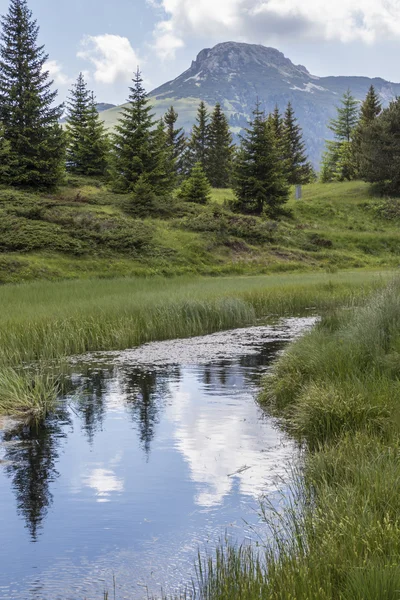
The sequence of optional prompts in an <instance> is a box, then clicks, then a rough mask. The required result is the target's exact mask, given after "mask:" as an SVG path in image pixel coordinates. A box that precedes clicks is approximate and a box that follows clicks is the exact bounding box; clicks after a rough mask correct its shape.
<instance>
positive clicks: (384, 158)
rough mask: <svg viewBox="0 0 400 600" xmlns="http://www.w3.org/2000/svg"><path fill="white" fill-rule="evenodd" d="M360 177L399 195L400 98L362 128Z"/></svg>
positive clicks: (387, 191) (385, 191) (385, 190)
mask: <svg viewBox="0 0 400 600" xmlns="http://www.w3.org/2000/svg"><path fill="white" fill-rule="evenodd" d="M360 166H361V169H360V170H361V177H362V178H363V179H364V180H365V181H368V182H370V183H377V184H379V187H380V189H381V191H382V192H383V193H385V194H389V195H394V196H399V194H400V98H397V99H396V100H393V101H392V102H391V103H390V105H389V106H388V108H385V109H384V110H383V111H382V112H381V113H380V115H379V116H378V117H376V118H374V119H372V121H371V122H370V123H369V125H366V126H365V127H364V128H363V131H362V136H361V164H360Z"/></svg>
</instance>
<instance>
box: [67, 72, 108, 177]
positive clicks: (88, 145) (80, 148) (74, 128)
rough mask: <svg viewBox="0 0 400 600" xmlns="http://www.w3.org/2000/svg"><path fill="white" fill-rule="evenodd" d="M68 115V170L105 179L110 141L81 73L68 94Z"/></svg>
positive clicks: (92, 96)
mask: <svg viewBox="0 0 400 600" xmlns="http://www.w3.org/2000/svg"><path fill="white" fill-rule="evenodd" d="M70 94H71V96H70V98H69V101H68V113H67V126H66V131H67V142H68V145H67V169H68V170H69V171H71V172H73V173H79V174H80V175H104V174H105V172H106V169H107V158H108V151H109V140H108V136H107V134H106V131H105V127H104V124H103V122H102V121H101V119H100V116H99V113H98V112H97V108H96V102H95V98H94V95H93V93H91V92H89V90H88V89H87V86H86V82H85V80H84V77H83V75H82V73H80V74H79V77H78V79H77V82H76V84H75V85H74V86H73V88H72V89H71V91H70Z"/></svg>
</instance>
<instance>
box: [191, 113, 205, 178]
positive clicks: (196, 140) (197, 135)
mask: <svg viewBox="0 0 400 600" xmlns="http://www.w3.org/2000/svg"><path fill="white" fill-rule="evenodd" d="M209 147H210V115H209V113H208V110H207V107H206V105H205V103H204V102H200V106H199V108H198V111H197V117H196V124H195V125H194V126H193V129H192V133H191V136H190V140H189V145H188V159H189V162H190V164H191V165H192V166H194V165H195V164H196V163H198V162H199V163H200V164H201V166H202V168H203V170H204V171H205V172H207V166H208V154H209Z"/></svg>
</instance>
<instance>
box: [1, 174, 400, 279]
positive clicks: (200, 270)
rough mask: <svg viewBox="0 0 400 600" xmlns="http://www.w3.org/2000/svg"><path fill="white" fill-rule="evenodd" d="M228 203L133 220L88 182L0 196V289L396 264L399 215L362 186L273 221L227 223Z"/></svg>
mask: <svg viewBox="0 0 400 600" xmlns="http://www.w3.org/2000/svg"><path fill="white" fill-rule="evenodd" d="M233 197H234V194H233V191H232V190H213V193H212V198H211V202H210V204H209V205H208V206H206V207H202V206H196V205H190V204H189V203H186V204H185V203H183V204H182V203H179V202H177V200H176V199H175V200H174V199H171V200H169V199H166V200H163V201H162V202H161V204H160V205H159V206H157V207H156V209H157V210H153V212H152V213H151V212H150V213H149V214H148V215H146V218H143V215H142V214H137V215H135V210H134V208H133V207H132V205H131V203H130V199H129V196H121V195H117V194H114V193H112V192H111V191H110V189H108V188H107V186H105V185H104V184H103V183H102V182H99V181H96V180H95V179H90V178H79V177H70V179H69V183H68V185H66V186H64V187H62V188H60V189H59V190H58V191H57V192H55V193H53V194H39V193H38V194H33V193H28V192H24V193H23V192H18V191H15V190H12V189H7V188H5V189H0V283H18V282H22V281H34V280H35V281H36V280H37V279H45V280H52V281H54V280H59V279H79V278H90V277H126V276H142V275H145V276H153V275H164V276H168V277H171V276H176V275H215V276H220V275H257V274H271V273H282V272H296V271H299V270H302V271H307V270H308V271H311V270H312V271H315V270H327V269H328V270H335V269H355V268H363V267H365V268H371V267H372V268H388V267H389V268H393V267H397V266H398V265H399V264H400V243H399V241H400V237H399V236H400V234H399V231H400V229H399V222H400V211H398V210H397V205H395V206H394V208H395V210H393V206H392V205H390V206H389V208H388V210H385V209H384V208H383V209H379V210H378V209H377V201H376V199H375V198H373V197H371V196H370V195H369V188H368V186H367V185H366V184H364V183H362V182H350V183H337V184H324V185H322V184H312V185H308V186H304V197H303V200H301V201H296V200H294V197H292V198H291V199H290V202H289V204H288V209H289V211H290V214H289V215H288V216H286V217H285V218H282V219H281V220H280V221H278V222H271V221H269V220H268V219H265V218H264V219H261V218H258V217H246V216H240V215H235V214H234V213H232V212H231V211H230V210H229V208H228V207H227V204H226V202H225V201H226V200H231V199H232V198H233Z"/></svg>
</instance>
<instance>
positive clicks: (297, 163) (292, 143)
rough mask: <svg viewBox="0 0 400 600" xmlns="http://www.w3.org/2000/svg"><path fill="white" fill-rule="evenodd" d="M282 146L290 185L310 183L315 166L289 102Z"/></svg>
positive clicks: (285, 116) (284, 121) (284, 120)
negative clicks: (307, 153)
mask: <svg viewBox="0 0 400 600" xmlns="http://www.w3.org/2000/svg"><path fill="white" fill-rule="evenodd" d="M281 135H282V137H281V140H282V142H281V147H282V152H283V156H282V157H283V161H284V164H285V170H286V175H287V179H288V182H289V183H290V185H297V184H304V183H309V182H310V181H311V180H312V178H313V168H312V165H311V163H310V162H309V161H308V158H307V155H306V152H305V143H304V141H303V133H302V130H301V127H300V125H299V124H298V122H297V119H296V117H295V114H294V110H293V107H292V104H291V103H290V102H289V103H288V105H287V108H286V111H285V115H284V119H283V127H282V134H281Z"/></svg>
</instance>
